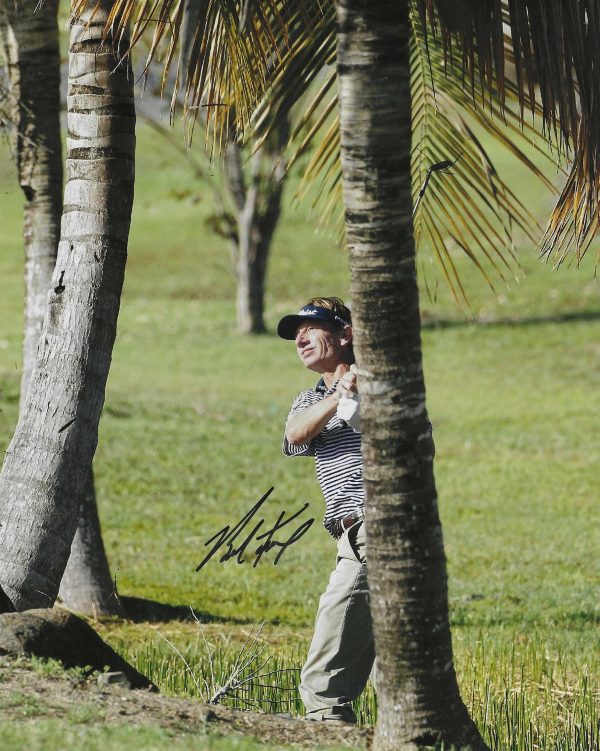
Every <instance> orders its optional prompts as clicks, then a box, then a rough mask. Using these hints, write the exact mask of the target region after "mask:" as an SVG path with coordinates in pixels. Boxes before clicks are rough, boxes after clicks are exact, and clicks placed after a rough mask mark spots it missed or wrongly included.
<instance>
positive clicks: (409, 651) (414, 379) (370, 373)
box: [337, 0, 485, 751]
mask: <svg viewBox="0 0 600 751" xmlns="http://www.w3.org/2000/svg"><path fill="white" fill-rule="evenodd" d="M337 11H338V35H339V37H338V73H339V91H340V126H341V148H342V165H343V181H344V201H345V210H346V232H347V240H348V246H349V249H350V264H351V279H352V302H353V321H354V331H355V341H356V349H357V359H358V365H359V370H360V391H361V419H362V420H363V423H362V424H363V456H364V473H365V486H366V491H367V507H366V528H367V550H368V554H367V555H368V567H369V574H368V575H369V582H370V587H371V609H372V614H373V627H374V633H375V644H376V652H377V660H378V698H379V720H378V725H377V731H376V736H375V745H374V748H375V749H377V750H381V749H386V750H387V749H394V751H409V750H410V751H413V750H414V749H420V748H424V747H430V746H432V745H434V744H435V743H436V742H440V741H443V742H444V744H445V747H446V748H449V747H451V746H453V747H456V748H461V749H462V748H472V749H484V748H485V745H484V743H483V741H482V740H481V737H480V735H479V733H478V731H477V729H476V728H475V726H474V724H473V722H472V721H471V719H470V718H469V715H468V713H467V710H466V708H465V706H464V704H463V702H462V700H461V698H460V695H459V691H458V687H457V682H456V676H455V672H454V667H453V662H452V645H451V638H450V627H449V620H448V598H447V585H446V563H445V557H444V549H443V542H442V530H441V525H440V519H439V515H438V509H437V500H436V489H435V483H434V477H433V443H432V441H431V438H430V436H429V430H428V423H427V415H426V411H425V386H424V381H423V373H422V356H421V341H420V317H419V305H418V291H417V283H416V270H415V260H414V241H413V230H412V220H411V213H412V201H411V183H410V148H411V114H410V113H411V102H410V86H409V83H410V71H409V57H408V34H409V23H408V0H404V1H403V2H398V0H387V1H382V0H377V1H374V0H338V1H337Z"/></svg>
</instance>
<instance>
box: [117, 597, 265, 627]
mask: <svg viewBox="0 0 600 751" xmlns="http://www.w3.org/2000/svg"><path fill="white" fill-rule="evenodd" d="M119 599H120V600H121V602H122V603H123V607H124V608H125V612H126V613H127V620H130V621H133V622H134V623H164V622H165V621H193V620H195V619H194V616H193V615H192V611H191V610H190V607H189V605H169V604H168V603H165V602H157V601H156V600H145V599H144V598H142V597H126V596H120V597H119ZM194 613H195V615H196V618H197V619H198V620H199V621H200V622H201V623H218V622H221V623H238V624H244V623H250V622H251V621H250V620H249V619H248V618H232V617H230V616H228V617H227V618H224V617H221V616H216V615H212V614H211V613H206V612H204V611H203V610H196V609H194Z"/></svg>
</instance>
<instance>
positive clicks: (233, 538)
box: [196, 488, 314, 571]
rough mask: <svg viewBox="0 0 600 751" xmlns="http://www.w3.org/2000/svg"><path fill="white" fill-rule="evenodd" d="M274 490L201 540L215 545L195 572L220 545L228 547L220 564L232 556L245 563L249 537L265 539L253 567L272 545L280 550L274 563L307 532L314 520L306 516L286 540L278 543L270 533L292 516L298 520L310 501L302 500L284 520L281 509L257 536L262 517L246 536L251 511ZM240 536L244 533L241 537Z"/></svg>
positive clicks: (271, 489) (283, 525) (257, 550)
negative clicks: (236, 520) (245, 512)
mask: <svg viewBox="0 0 600 751" xmlns="http://www.w3.org/2000/svg"><path fill="white" fill-rule="evenodd" d="M273 490H274V488H269V490H267V492H266V493H265V494H264V495H263V497H262V498H261V499H260V500H259V501H258V503H256V504H255V505H254V506H252V508H251V509H250V511H248V513H247V514H246V515H245V516H243V517H242V519H241V520H240V521H239V522H238V523H237V524H236V525H235V527H233V528H230V527H229V525H227V526H226V527H223V529H220V530H219V531H218V532H217V533H216V534H215V535H213V536H212V537H211V538H210V540H207V541H206V542H205V543H204V545H205V546H207V545H210V544H211V543H212V542H214V545H213V547H212V549H211V551H210V552H209V553H208V554H207V555H206V556H205V557H204V559H203V560H202V562H201V563H199V564H198V566H197V567H196V571H200V569H201V568H202V567H203V566H204V565H205V564H206V563H208V561H209V560H210V559H211V558H212V557H213V555H215V553H216V552H217V551H218V550H219V548H221V547H222V546H223V545H226V546H227V550H226V551H225V552H224V553H223V555H221V557H220V558H219V561H220V562H221V563H225V561H228V560H229V559H230V558H235V559H236V560H237V562H238V563H244V562H245V558H244V553H245V552H246V548H247V547H248V545H250V543H251V542H252V540H264V542H263V543H261V544H260V545H259V546H258V547H257V548H256V550H255V551H254V555H255V559H254V563H253V564H252V565H253V567H254V566H257V565H258V562H259V561H260V559H261V557H262V555H263V553H268V551H269V550H271V549H272V548H281V550H280V551H279V552H278V553H277V555H276V556H275V560H274V561H273V564H274V565H277V563H278V562H279V559H280V558H281V556H282V555H283V554H284V553H285V551H286V549H287V548H288V547H289V546H290V545H293V544H294V543H295V542H297V541H298V540H299V539H300V538H301V537H302V536H303V535H304V534H306V532H308V530H309V529H310V528H311V526H312V524H313V522H314V519H308V520H307V521H305V522H303V523H302V524H301V525H300V526H299V527H298V528H297V529H296V530H295V531H294V532H292V534H291V535H290V536H289V537H288V539H287V540H286V541H285V542H279V541H278V540H274V539H273V535H274V534H275V533H276V532H278V531H279V530H280V529H283V527H285V526H286V525H287V524H289V523H290V522H293V521H294V519H297V518H298V517H299V516H300V514H302V513H304V511H306V509H307V508H308V506H309V504H308V503H305V504H304V506H302V508H301V509H300V510H299V511H296V513H295V514H292V516H290V517H289V518H288V519H286V520H285V521H284V517H285V511H282V512H281V513H280V514H279V518H278V519H277V521H276V522H275V524H274V525H273V527H272V528H271V529H269V530H268V531H267V532H263V533H262V534H260V535H257V532H258V531H259V530H260V528H261V527H262V525H263V524H264V522H265V520H264V519H261V520H260V521H259V522H258V523H257V524H255V525H254V527H253V528H252V531H251V532H250V533H249V534H248V535H246V532H247V529H249V527H247V525H249V523H250V522H251V521H253V517H254V514H256V512H257V511H258V509H259V508H260V507H261V506H262V505H263V503H264V502H265V501H266V500H267V498H268V497H269V496H270V495H271V493H272V492H273ZM243 535H246V536H245V537H243ZM215 541H216V542H215Z"/></svg>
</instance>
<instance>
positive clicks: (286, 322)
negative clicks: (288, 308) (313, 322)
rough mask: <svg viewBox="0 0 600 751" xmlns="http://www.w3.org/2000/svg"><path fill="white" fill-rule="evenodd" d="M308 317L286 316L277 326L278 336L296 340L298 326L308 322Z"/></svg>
mask: <svg viewBox="0 0 600 751" xmlns="http://www.w3.org/2000/svg"><path fill="white" fill-rule="evenodd" d="M307 318H308V316H284V317H283V318H282V319H281V321H279V323H278V325H277V334H278V336H280V337H281V338H282V339H295V338H296V332H297V331H298V326H300V324H301V323H304V322H306V319H307Z"/></svg>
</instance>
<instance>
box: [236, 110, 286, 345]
mask: <svg viewBox="0 0 600 751" xmlns="http://www.w3.org/2000/svg"><path fill="white" fill-rule="evenodd" d="M288 136H289V124H288V123H287V122H285V123H283V124H282V125H280V127H279V129H278V130H277V132H276V133H274V134H272V135H271V137H270V138H269V139H267V141H266V143H265V144H264V145H263V146H261V148H259V149H256V151H254V153H253V154H252V156H251V157H250V159H249V169H248V171H249V175H248V179H246V176H245V174H244V159H245V157H244V154H243V152H242V148H241V146H240V145H239V144H237V143H230V144H229V145H228V147H227V150H226V152H225V164H224V167H225V177H226V182H227V187H228V190H229V193H230V195H231V198H232V200H233V204H234V207H235V214H236V224H237V228H236V231H235V232H234V233H233V236H232V238H231V240H232V243H233V253H234V258H235V267H236V278H237V296H236V309H237V324H238V330H239V331H240V333H242V334H262V333H264V332H265V331H266V327H265V321H264V294H265V277H266V273H267V263H268V260H269V250H270V248H271V242H272V240H273V233H274V232H275V228H276V227H277V222H278V221H279V216H280V213H281V197H282V192H283V183H284V180H285V176H286V166H285V162H284V160H283V150H284V148H285V146H286V143H287V139H288Z"/></svg>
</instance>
